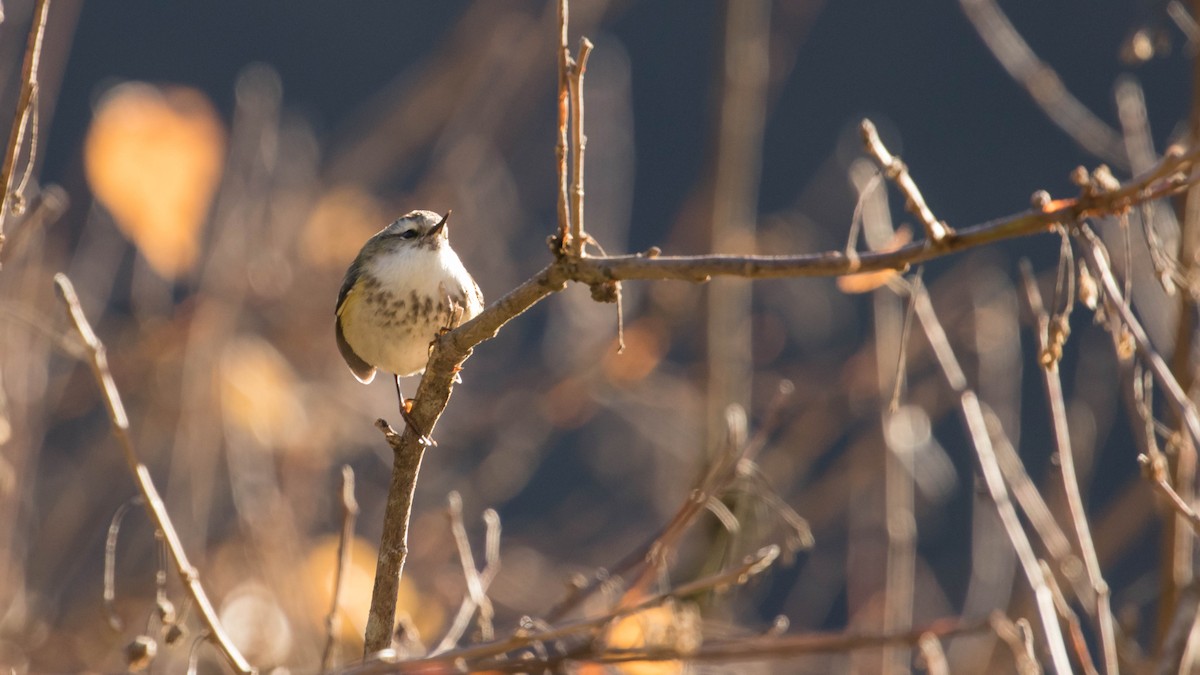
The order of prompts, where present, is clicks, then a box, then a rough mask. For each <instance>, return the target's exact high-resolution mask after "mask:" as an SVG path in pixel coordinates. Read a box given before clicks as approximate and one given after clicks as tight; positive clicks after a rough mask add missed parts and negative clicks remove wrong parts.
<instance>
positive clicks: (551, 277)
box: [364, 150, 1200, 654]
mask: <svg viewBox="0 0 1200 675" xmlns="http://www.w3.org/2000/svg"><path fill="white" fill-rule="evenodd" d="M1198 156H1200V151H1197V150H1192V151H1188V152H1184V151H1182V150H1177V151H1176V152H1172V153H1168V154H1167V155H1166V156H1165V157H1164V158H1163V160H1162V162H1160V163H1159V164H1158V165H1157V166H1155V167H1154V168H1153V169H1152V170H1150V171H1148V172H1146V173H1145V174H1144V175H1142V176H1139V177H1137V178H1135V179H1134V180H1131V181H1129V182H1128V183H1126V184H1124V185H1121V186H1120V187H1119V188H1117V189H1115V190H1112V191H1108V192H1102V193H1094V192H1085V193H1084V194H1082V195H1081V196H1080V197H1079V198H1078V199H1067V200H1060V201H1058V202H1052V203H1050V204H1049V205H1048V206H1046V207H1045V208H1040V209H1035V210H1031V211H1027V212H1025V213H1021V214H1017V215H1015V216H1010V217H1007V218H1001V219H999V220H995V221H991V222H988V223H984V224H982V225H978V226H975V227H971V228H966V229H961V230H956V231H955V232H954V236H953V237H950V238H949V239H948V240H947V241H946V242H945V244H944V245H943V246H940V247H931V246H927V245H925V244H924V243H917V244H910V245H908V246H905V247H902V248H899V249H896V250H894V251H886V252H874V251H872V252H866V253H862V254H859V255H857V256H853V257H849V256H847V255H846V254H845V253H844V252H843V251H829V252H825V253H816V254H809V255H795V256H728V255H704V256H677V257H666V256H658V255H657V250H652V251H651V252H650V253H647V254H641V255H626V256H604V257H586V258H576V257H570V256H565V255H561V254H560V255H559V256H558V257H557V258H556V259H555V260H554V261H553V262H551V263H550V264H549V265H548V266H546V267H545V268H544V269H543V270H542V271H541V272H539V273H538V274H537V275H536V276H534V277H533V278H532V279H530V280H528V281H526V282H525V283H523V284H521V285H520V286H518V287H517V288H515V289H513V290H512V291H510V292H509V293H508V294H507V295H505V296H504V297H502V298H500V299H499V300H498V301H496V302H495V303H493V304H492V305H490V306H488V307H487V308H486V309H485V310H484V311H483V312H481V313H480V314H479V315H478V316H476V317H475V318H474V319H471V320H470V321H468V322H466V323H464V324H462V325H461V326H459V327H458V328H455V329H454V330H451V331H448V332H446V333H445V334H443V335H440V336H438V337H437V338H436V339H434V341H433V343H432V352H431V354H430V359H429V363H428V365H427V366H426V369H425V374H424V376H423V377H422V378H421V382H420V384H419V385H418V387H417V392H416V396H415V400H414V403H413V409H412V413H411V414H412V417H413V419H414V420H415V421H416V423H417V424H418V426H420V428H422V429H426V430H427V432H428V433H430V434H432V433H433V430H434V428H435V427H436V425H437V421H438V419H439V418H440V417H441V415H442V412H443V411H444V410H445V409H446V405H447V404H448V402H449V400H450V394H451V392H452V390H453V380H454V375H455V373H456V372H457V370H458V369H459V368H460V367H461V365H462V363H463V361H465V360H466V359H467V357H468V356H469V355H470V353H471V350H472V349H473V348H474V347H475V346H476V345H478V344H479V343H481V342H484V341H485V340H489V339H491V338H493V337H495V336H496V334H497V332H499V330H500V329H501V328H502V327H503V326H504V324H506V323H508V322H509V321H511V320H512V319H514V318H516V317H517V316H519V315H520V314H521V313H523V312H525V311H526V310H527V309H529V308H530V307H532V306H533V305H534V304H536V303H538V302H540V301H541V300H542V299H543V298H545V297H546V296H548V295H550V294H552V293H555V292H557V291H559V290H562V289H563V288H564V287H565V286H566V284H567V282H569V281H574V282H578V283H583V284H586V285H589V286H597V285H600V284H605V283H608V282H610V281H619V280H632V279H647V280H648V279H677V280H683V281H693V282H698V281H705V280H707V279H709V278H710V277H712V276H718V275H725V276H739V277H747V278H781V277H805V276H837V275H842V274H851V273H855V272H864V271H874V270H881V269H900V270H903V269H906V268H907V267H908V266H910V265H913V264H916V263H919V262H924V261H926V260H931V259H933V258H936V257H941V256H944V255H948V254H950V253H954V252H958V251H963V250H966V249H969V248H973V247H976V246H981V245H984V244H989V243H993V242H996V241H1001V240H1005V239H1011V238H1015V237H1022V236H1029V235H1033V234H1041V233H1045V232H1048V231H1050V230H1051V229H1052V228H1053V227H1054V226H1055V225H1056V224H1057V223H1060V222H1073V221H1074V220H1075V219H1077V218H1080V217H1087V216H1091V215H1097V214H1112V213H1117V212H1120V211H1121V210H1124V209H1126V208H1128V207H1129V206H1130V205H1132V204H1135V203H1140V202H1142V201H1146V200H1150V199H1157V198H1160V197H1163V196H1166V195H1169V194H1173V193H1175V192H1178V191H1179V190H1181V189H1184V188H1186V187H1187V185H1189V184H1190V182H1192V181H1194V180H1196V179H1197V178H1196V177H1188V178H1180V177H1179V175H1178V174H1179V173H1180V172H1183V171H1189V170H1191V168H1192V166H1193V164H1194V163H1195V161H1196V159H1197V157H1198ZM379 426H380V428H381V429H382V430H383V431H384V434H385V438H386V440H387V441H388V444H389V445H391V447H392V450H393V452H394V455H395V461H394V465H393V469H392V481H391V486H390V488H389V492H388V501H387V506H386V508H385V512H384V526H383V534H382V536H381V539H380V547H379V560H378V562H377V564H376V572H375V586H374V590H373V593H372V597H371V609H370V614H369V616H368V621H367V631H366V641H365V644H364V653H365V654H371V653H374V652H377V651H379V650H382V649H385V648H387V647H388V646H389V645H390V642H391V634H392V626H393V625H394V623H395V616H396V607H395V604H396V593H397V590H398V588H399V583H400V575H401V573H402V571H403V568H404V560H405V557H406V556H407V537H408V521H409V516H410V512H411V508H412V492H413V489H414V488H415V485H416V479H417V475H418V472H419V469H420V465H421V457H422V456H423V454H424V447H423V446H422V445H421V444H420V442H419V441H420V439H419V438H418V437H417V436H416V435H415V434H414V433H413V432H412V428H411V427H409V426H407V425H406V426H405V428H404V431H403V432H401V433H396V432H394V431H391V430H390V427H388V426H387V423H386V422H383V421H382V420H381V421H380V423H379Z"/></svg>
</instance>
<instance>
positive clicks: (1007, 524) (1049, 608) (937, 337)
mask: <svg viewBox="0 0 1200 675" xmlns="http://www.w3.org/2000/svg"><path fill="white" fill-rule="evenodd" d="M912 292H913V293H916V294H917V296H916V298H917V301H916V304H915V305H914V306H915V307H916V311H917V318H918V319H919V320H920V322H921V326H922V327H923V328H924V329H925V335H926V336H927V337H928V339H929V343H930V345H931V346H932V347H933V351H934V354H935V355H936V356H937V359H938V364H939V365H940V366H941V368H942V371H943V372H944V373H945V376H946V381H947V382H948V383H949V384H950V387H951V388H952V389H954V390H955V392H957V393H958V394H959V397H960V401H959V402H960V404H961V411H962V416H963V421H964V423H965V424H966V427H967V432H968V434H969V436H970V438H971V442H972V445H974V447H975V455H976V457H977V458H978V459H979V466H980V469H981V473H982V475H983V481H984V483H985V485H986V486H987V489H988V494H989V495H990V496H991V498H992V502H993V503H994V504H995V506H996V511H997V513H999V515H1000V522H1001V523H1002V524H1003V525H1004V530H1005V532H1006V533H1007V534H1008V538H1009V541H1010V542H1011V543H1012V547H1013V550H1014V551H1015V552H1016V554H1017V559H1018V560H1019V561H1020V563H1021V568H1022V571H1023V572H1024V573H1025V578H1026V580H1027V581H1028V582H1029V585H1030V586H1031V587H1032V588H1033V596H1034V600H1035V602H1036V603H1037V608H1038V615H1039V617H1040V618H1041V623H1042V631H1043V632H1044V633H1045V636H1046V646H1047V647H1048V648H1049V650H1050V657H1051V660H1052V661H1053V662H1054V667H1055V670H1057V671H1058V672H1060V673H1069V672H1071V661H1070V657H1069V656H1068V655H1067V648H1066V643H1065V641H1064V640H1063V635H1062V630H1061V628H1060V627H1059V625H1058V617H1057V616H1056V614H1055V610H1054V598H1053V596H1052V595H1051V593H1050V589H1049V588H1048V587H1047V586H1046V582H1045V579H1044V578H1043V576H1042V572H1041V568H1040V567H1039V565H1038V560H1037V556H1035V555H1034V552H1033V546H1032V545H1031V544H1030V543H1029V537H1028V535H1026V534H1025V529H1024V528H1023V527H1022V526H1021V521H1020V519H1019V518H1018V517H1017V511H1016V508H1015V507H1013V504H1012V501H1011V500H1010V499H1009V496H1008V488H1007V487H1006V486H1005V484H1004V474H1003V473H1002V472H1001V471H1000V466H999V464H998V463H997V461H996V454H995V451H994V450H993V448H992V440H991V436H990V435H989V434H988V430H987V422H986V421H985V420H984V417H983V409H982V408H981V407H980V405H979V399H978V398H976V396H975V392H974V391H973V390H971V389H969V388H967V381H966V377H965V376H964V375H963V372H962V367H961V366H959V364H958V359H957V357H956V356H955V355H954V351H953V349H952V348H951V347H950V343H949V340H948V339H947V338H946V332H945V330H944V329H943V328H942V325H941V323H940V322H939V321H938V318H937V314H936V313H935V312H934V309H933V303H931V302H930V301H929V294H928V293H927V292H925V290H924V287H923V286H921V285H920V284H917V285H915V287H914V288H913V289H912Z"/></svg>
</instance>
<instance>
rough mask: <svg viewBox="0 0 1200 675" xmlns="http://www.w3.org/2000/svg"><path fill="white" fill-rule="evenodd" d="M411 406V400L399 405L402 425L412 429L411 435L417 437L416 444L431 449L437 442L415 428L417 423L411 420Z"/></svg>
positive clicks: (417, 427) (418, 428) (419, 428)
mask: <svg viewBox="0 0 1200 675" xmlns="http://www.w3.org/2000/svg"><path fill="white" fill-rule="evenodd" d="M412 405H413V401H412V399H411V398H410V399H408V400H407V401H405V402H404V403H403V404H401V405H400V416H401V417H403V418H404V423H405V424H407V425H408V428H409V429H412V430H413V433H414V434H416V435H417V442H418V443H420V444H421V445H423V446H425V447H426V448H431V447H434V446H436V445H437V441H435V440H433V438H431V437H430V436H429V434H426V433H425V432H423V431H421V427H419V426H417V421H416V420H415V419H413V416H412Z"/></svg>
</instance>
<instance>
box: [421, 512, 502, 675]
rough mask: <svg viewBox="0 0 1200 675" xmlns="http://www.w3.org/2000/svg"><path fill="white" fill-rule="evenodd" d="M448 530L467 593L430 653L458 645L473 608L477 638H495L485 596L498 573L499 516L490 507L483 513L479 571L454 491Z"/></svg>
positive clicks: (488, 600)
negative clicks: (461, 569) (482, 551)
mask: <svg viewBox="0 0 1200 675" xmlns="http://www.w3.org/2000/svg"><path fill="white" fill-rule="evenodd" d="M449 502H450V509H449V515H450V531H451V533H452V534H453V535H454V543H455V545H456V546H457V548H458V559H459V562H460V563H462V568H463V576H464V578H465V579H466V581H467V593H466V595H465V596H464V597H463V600H462V603H461V604H459V607H458V614H457V615H455V617H454V621H453V622H451V624H450V629H449V630H448V631H446V635H445V636H444V637H443V638H442V640H441V641H440V642H439V643H438V645H437V647H435V648H434V649H433V651H432V652H430V654H431V655H437V654H441V653H442V652H446V651H448V650H451V649H453V648H454V647H455V646H457V645H458V641H459V639H460V638H462V634H463V633H464V632H466V630H467V626H468V625H469V624H470V622H471V616H472V615H474V613H475V610H476V609H478V610H479V624H480V637H481V638H482V639H483V640H484V641H485V642H487V641H491V640H493V639H494V638H495V631H494V629H493V627H492V616H493V614H494V610H493V609H492V601H491V599H490V598H488V596H487V591H488V588H489V587H490V586H491V585H492V581H493V580H494V579H495V578H496V575H497V574H498V573H499V572H500V516H499V515H498V514H497V513H496V512H495V511H494V510H492V509H488V510H487V511H485V512H484V513H483V520H484V523H485V524H486V525H487V535H486V539H485V542H484V549H483V550H484V554H483V555H484V567H483V571H482V572H479V571H477V570H476V569H475V557H474V556H473V555H472V553H471V542H470V541H469V540H468V539H467V529H466V526H465V525H464V524H463V519H462V497H461V496H459V494H458V493H457V492H451V493H450V498H449Z"/></svg>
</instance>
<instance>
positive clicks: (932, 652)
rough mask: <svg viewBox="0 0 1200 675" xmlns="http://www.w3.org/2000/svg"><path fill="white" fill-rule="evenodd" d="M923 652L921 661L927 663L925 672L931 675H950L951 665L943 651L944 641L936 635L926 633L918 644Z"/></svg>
mask: <svg viewBox="0 0 1200 675" xmlns="http://www.w3.org/2000/svg"><path fill="white" fill-rule="evenodd" d="M917 648H918V649H920V650H921V659H922V660H923V661H924V662H925V672H927V673H929V675H950V663H949V662H948V661H946V652H945V650H943V649H942V641H941V640H940V639H938V636H937V634H936V633H930V632H926V633H924V634H922V635H921V641H920V642H918V643H917Z"/></svg>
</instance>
